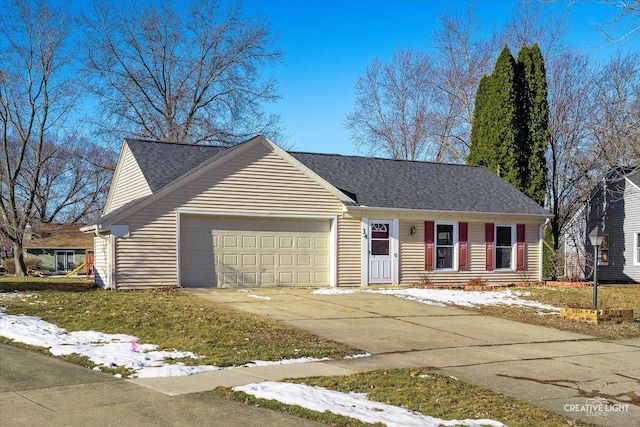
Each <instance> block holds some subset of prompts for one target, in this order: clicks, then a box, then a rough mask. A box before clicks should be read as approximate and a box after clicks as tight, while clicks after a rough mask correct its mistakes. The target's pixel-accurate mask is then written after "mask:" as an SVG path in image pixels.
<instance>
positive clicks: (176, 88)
mask: <svg viewBox="0 0 640 427" xmlns="http://www.w3.org/2000/svg"><path fill="white" fill-rule="evenodd" d="M93 5H94V7H93V10H92V14H91V15H88V16H86V17H85V19H84V21H85V24H86V27H87V34H86V53H87V58H88V69H87V71H88V72H89V75H90V76H91V78H92V80H91V84H90V85H89V89H90V90H91V91H93V92H94V93H95V94H96V95H97V96H98V98H99V100H100V102H101V105H102V106H103V107H104V117H103V119H104V121H103V122H102V123H100V126H101V128H102V130H104V131H106V132H110V133H115V134H116V135H117V136H118V137H123V136H133V137H143V138H153V139H157V140H164V141H174V142H182V143H196V144H197V143H214V142H217V143H223V144H233V143H236V142H238V141H241V140H245V139H246V138H247V137H248V136H252V135H254V134H256V133H265V134H271V136H272V137H274V136H276V135H274V134H277V133H278V132H279V130H278V128H277V123H278V120H279V117H278V116H276V115H269V114H266V113H265V112H264V110H263V106H264V104H265V103H267V102H272V101H275V100H276V99H277V98H278V93H277V87H276V81H275V80H274V79H273V78H263V77H262V75H261V73H262V71H263V68H264V67H266V66H268V65H273V64H276V63H278V62H279V61H281V58H282V53H281V52H280V51H279V50H277V49H274V48H272V47H271V46H272V44H273V43H274V37H273V35H272V34H271V33H270V31H269V27H268V25H267V23H266V22H264V21H259V20H255V19H252V20H250V19H246V18H244V17H243V16H242V11H241V8H240V6H239V5H235V6H230V7H227V6H225V5H223V4H222V2H218V1H216V0H193V1H190V2H189V3H188V4H187V5H186V6H185V7H184V8H183V9H177V8H175V7H174V6H173V4H172V3H167V2H154V1H143V2H141V3H136V2H116V3H114V2H108V1H104V2H96V3H94V4H93ZM140 5H141V6H140Z"/></svg>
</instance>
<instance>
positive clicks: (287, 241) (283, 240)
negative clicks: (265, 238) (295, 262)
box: [278, 236, 293, 249]
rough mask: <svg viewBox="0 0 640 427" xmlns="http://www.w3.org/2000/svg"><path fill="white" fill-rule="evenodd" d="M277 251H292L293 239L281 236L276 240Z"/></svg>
mask: <svg viewBox="0 0 640 427" xmlns="http://www.w3.org/2000/svg"><path fill="white" fill-rule="evenodd" d="M278 248H279V249H293V237H291V236H281V237H279V238H278Z"/></svg>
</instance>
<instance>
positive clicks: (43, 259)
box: [24, 224, 93, 273]
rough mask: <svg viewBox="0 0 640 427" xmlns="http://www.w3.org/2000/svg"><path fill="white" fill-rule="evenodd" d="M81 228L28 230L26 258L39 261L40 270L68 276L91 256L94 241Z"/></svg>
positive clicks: (49, 226) (48, 226) (59, 226)
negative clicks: (67, 274)
mask: <svg viewBox="0 0 640 427" xmlns="http://www.w3.org/2000/svg"><path fill="white" fill-rule="evenodd" d="M81 226H82V225H80V224H36V225H34V226H33V227H31V229H30V230H27V234H26V236H25V237H26V238H25V241H24V251H25V258H30V259H33V258H36V259H39V260H40V267H39V268H40V269H41V270H49V271H51V272H58V273H67V272H70V271H73V270H74V269H75V268H77V267H78V266H80V265H81V264H82V263H84V262H85V261H86V259H87V255H89V256H90V257H92V256H93V238H92V237H91V236H90V235H87V234H85V233H82V232H81V231H80V230H79V228H80V227H81Z"/></svg>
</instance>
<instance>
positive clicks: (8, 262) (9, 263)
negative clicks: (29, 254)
mask: <svg viewBox="0 0 640 427" xmlns="http://www.w3.org/2000/svg"><path fill="white" fill-rule="evenodd" d="M41 262H42V261H41V260H39V259H38V258H26V259H25V260H24V265H25V266H26V267H27V270H37V269H38V268H40V263H41ZM2 267H3V268H4V269H5V270H7V271H8V272H9V273H11V274H16V260H15V258H7V259H5V260H3V261H2Z"/></svg>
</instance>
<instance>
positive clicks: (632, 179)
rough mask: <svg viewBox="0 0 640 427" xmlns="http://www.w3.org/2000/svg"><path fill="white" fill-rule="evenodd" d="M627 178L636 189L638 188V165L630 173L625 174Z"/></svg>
mask: <svg viewBox="0 0 640 427" xmlns="http://www.w3.org/2000/svg"><path fill="white" fill-rule="evenodd" d="M626 177H627V179H628V180H629V181H630V182H631V183H632V184H633V185H635V186H636V187H638V189H640V167H638V168H635V169H634V170H633V171H632V172H631V173H629V174H627V175H626Z"/></svg>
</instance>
